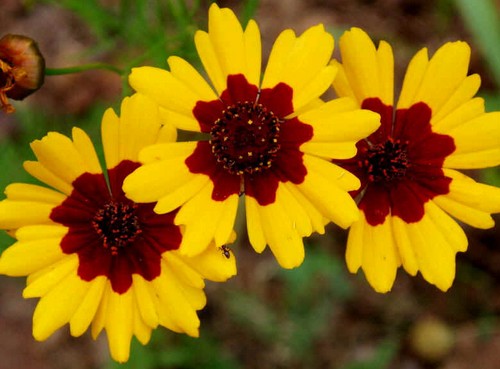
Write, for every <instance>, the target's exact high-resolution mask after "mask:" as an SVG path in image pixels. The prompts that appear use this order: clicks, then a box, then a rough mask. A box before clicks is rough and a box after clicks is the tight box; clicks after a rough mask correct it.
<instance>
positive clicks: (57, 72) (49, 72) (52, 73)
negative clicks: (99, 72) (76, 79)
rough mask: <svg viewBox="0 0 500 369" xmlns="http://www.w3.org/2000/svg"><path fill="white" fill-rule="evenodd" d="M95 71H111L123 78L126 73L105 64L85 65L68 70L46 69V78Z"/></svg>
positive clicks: (67, 68) (68, 68)
mask: <svg viewBox="0 0 500 369" xmlns="http://www.w3.org/2000/svg"><path fill="white" fill-rule="evenodd" d="M94 69H104V70H109V71H110V72H113V73H116V74H118V75H120V76H123V74H124V71H123V70H121V69H120V68H117V67H115V66H113V65H109V64H105V63H93V64H85V65H79V66H75V67H66V68H46V69H45V75H46V76H60V75H64V74H72V73H80V72H85V71H88V70H94Z"/></svg>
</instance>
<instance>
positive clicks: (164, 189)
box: [123, 159, 193, 210]
mask: <svg viewBox="0 0 500 369" xmlns="http://www.w3.org/2000/svg"><path fill="white" fill-rule="evenodd" d="M192 176H193V175H192V174H191V173H190V172H189V171H188V169H187V167H186V165H185V164H184V161H183V160H178V159H171V160H161V161H157V162H154V163H150V164H146V165H143V166H142V167H139V168H137V169H136V170H135V171H134V172H132V173H131V174H130V175H129V176H127V178H125V180H124V181H123V190H124V191H125V194H126V196H127V197H128V198H130V199H132V200H134V201H136V202H155V201H158V200H159V199H161V198H162V197H163V196H165V195H168V194H169V193H171V192H173V191H174V190H176V189H178V188H179V187H181V186H182V185H184V184H185V183H186V182H188V181H189V180H190V179H191V177H192ZM179 205H180V204H177V207H178V206H179ZM172 210H173V209H172Z"/></svg>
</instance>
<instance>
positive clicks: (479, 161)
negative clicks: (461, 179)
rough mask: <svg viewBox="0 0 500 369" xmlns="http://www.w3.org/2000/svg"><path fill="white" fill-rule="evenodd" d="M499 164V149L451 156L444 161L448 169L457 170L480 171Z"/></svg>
mask: <svg viewBox="0 0 500 369" xmlns="http://www.w3.org/2000/svg"><path fill="white" fill-rule="evenodd" d="M499 163H500V148H494V149H489V150H483V151H476V152H469V153H465V154H453V155H451V156H448V157H447V158H446V160H445V165H444V166H446V167H448V168H457V169H482V168H489V167H494V166H496V165H498V164H499Z"/></svg>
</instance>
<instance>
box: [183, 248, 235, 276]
mask: <svg viewBox="0 0 500 369" xmlns="http://www.w3.org/2000/svg"><path fill="white" fill-rule="evenodd" d="M179 258H181V259H182V261H183V262H184V263H185V264H186V265H189V266H190V268H191V269H193V270H196V271H197V272H198V273H199V274H200V276H202V277H203V278H205V279H208V280H210V281H214V282H224V281H226V280H227V279H229V278H231V277H232V276H234V275H236V258H235V257H233V256H230V257H229V258H226V257H225V256H224V255H223V254H222V252H221V250H220V249H219V248H218V247H216V246H215V245H214V244H211V245H210V246H209V247H207V248H206V250H205V251H203V252H202V253H201V254H199V255H197V256H194V257H187V256H183V255H180V256H179Z"/></svg>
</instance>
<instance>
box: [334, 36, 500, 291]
mask: <svg viewBox="0 0 500 369" xmlns="http://www.w3.org/2000/svg"><path fill="white" fill-rule="evenodd" d="M340 52H341V57H342V64H339V63H338V62H334V65H337V66H339V68H340V72H339V74H338V76H337V78H336V79H335V81H334V83H333V87H334V89H335V91H336V92H337V94H338V95H339V96H349V97H352V98H354V99H355V100H356V101H357V102H358V105H359V106H362V107H363V108H365V109H369V110H372V111H374V112H377V113H379V114H380V117H381V120H380V121H381V126H380V128H379V129H378V130H377V131H376V132H375V133H373V134H372V135H370V136H369V137H368V138H367V139H364V140H361V141H360V142H358V145H357V146H358V154H357V155H356V156H355V157H354V158H353V159H350V160H345V161H342V162H340V161H337V164H339V165H342V166H343V167H344V168H346V169H349V171H351V172H352V173H354V174H355V175H356V176H358V177H359V178H360V179H361V183H362V184H361V187H360V189H359V190H358V191H357V192H355V193H353V195H354V196H357V198H358V200H359V209H360V210H361V217H360V219H359V220H358V221H357V222H355V223H354V224H353V226H352V227H351V229H350V232H349V237H348V242H347V250H346V260H347V265H348V268H349V270H350V271H351V272H353V273H354V272H356V271H357V270H358V269H359V268H360V267H361V268H362V269H363V271H364V274H365V276H366V278H367V280H368V282H369V283H370V284H371V285H372V286H373V288H374V289H375V290H377V291H379V292H386V291H388V290H390V289H391V287H392V285H393V283H394V280H395V277H396V270H397V269H398V267H399V266H401V265H402V266H403V268H404V269H405V270H406V271H407V272H408V273H409V274H410V275H416V273H417V272H418V271H420V272H421V274H422V276H423V277H424V278H425V279H426V280H427V281H428V282H429V283H431V284H434V285H436V286H437V287H438V288H440V289H441V290H444V291H445V290H447V289H448V288H449V287H450V286H451V285H452V283H453V280H454V277H455V256H456V253H457V252H459V251H465V250H466V249H467V238H466V235H465V234H464V231H463V230H462V228H461V227H460V226H459V225H458V224H457V222H456V221H455V220H454V219H453V218H455V219H457V220H459V221H461V222H464V223H466V224H469V225H471V226H474V227H478V228H489V227H493V225H494V222H493V220H492V218H491V215H490V214H491V213H497V212H499V211H500V190H499V189H498V188H496V187H493V186H488V185H485V184H481V183H477V182H476V181H474V180H473V179H472V178H470V177H468V176H466V175H465V174H462V173H461V172H459V171H457V170H456V169H477V168H484V167H490V166H495V165H498V164H499V163H500V112H492V113H485V111H484V104H483V100H482V99H481V98H478V97H474V95H475V94H476V92H477V91H478V89H479V86H480V78H479V76H478V75H476V74H473V75H469V76H468V75H467V70H468V65H469V58H470V48H469V46H468V45H467V44H466V43H465V42H450V43H446V44H445V45H443V46H442V47H440V48H439V49H438V50H437V51H436V53H435V54H434V56H433V57H432V58H431V59H430V60H429V58H428V55H427V49H422V50H420V51H419V52H418V53H417V54H416V55H415V56H414V57H413V59H412V60H411V62H410V64H409V66H408V69H407V71H406V76H405V78H404V82H403V87H402V89H401V93H400V96H399V99H398V101H397V103H396V104H395V102H394V96H393V90H394V83H393V80H394V74H393V65H394V60H393V54H392V49H391V47H390V45H389V44H388V43H386V42H384V41H382V42H380V44H379V47H378V48H376V47H375V45H374V44H373V42H372V41H371V40H370V38H369V36H368V35H367V34H366V33H365V32H363V31H362V30H360V29H357V28H353V29H351V30H350V31H348V32H346V33H345V34H344V35H343V36H342V37H341V39H340Z"/></svg>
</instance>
